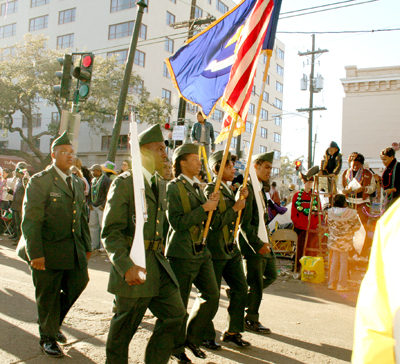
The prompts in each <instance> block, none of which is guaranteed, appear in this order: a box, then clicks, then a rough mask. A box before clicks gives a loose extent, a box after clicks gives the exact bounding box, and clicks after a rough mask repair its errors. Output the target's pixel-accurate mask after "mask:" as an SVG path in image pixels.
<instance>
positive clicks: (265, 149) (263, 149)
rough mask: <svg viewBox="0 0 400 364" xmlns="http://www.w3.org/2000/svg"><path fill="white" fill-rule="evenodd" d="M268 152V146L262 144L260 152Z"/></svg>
mask: <svg viewBox="0 0 400 364" xmlns="http://www.w3.org/2000/svg"><path fill="white" fill-rule="evenodd" d="M266 152H267V147H265V146H264V145H260V153H266Z"/></svg>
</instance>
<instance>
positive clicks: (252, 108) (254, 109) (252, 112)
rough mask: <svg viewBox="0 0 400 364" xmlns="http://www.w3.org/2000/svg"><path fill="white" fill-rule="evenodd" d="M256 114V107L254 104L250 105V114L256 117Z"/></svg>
mask: <svg viewBox="0 0 400 364" xmlns="http://www.w3.org/2000/svg"><path fill="white" fill-rule="evenodd" d="M255 113H256V106H255V105H254V104H251V103H250V105H249V114H250V115H254V114H255Z"/></svg>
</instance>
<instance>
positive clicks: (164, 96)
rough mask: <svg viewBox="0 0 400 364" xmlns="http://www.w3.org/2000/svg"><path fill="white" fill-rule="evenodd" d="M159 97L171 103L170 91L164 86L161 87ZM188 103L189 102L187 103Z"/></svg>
mask: <svg viewBox="0 0 400 364" xmlns="http://www.w3.org/2000/svg"><path fill="white" fill-rule="evenodd" d="M161 99H163V100H165V102H166V103H167V104H171V91H168V90H166V89H165V88H163V89H162V94H161ZM188 105H189V103H188Z"/></svg>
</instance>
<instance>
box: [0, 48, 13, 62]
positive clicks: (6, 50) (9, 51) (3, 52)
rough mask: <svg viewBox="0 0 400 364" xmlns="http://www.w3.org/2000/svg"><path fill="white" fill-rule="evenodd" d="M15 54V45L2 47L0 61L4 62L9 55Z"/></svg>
mask: <svg viewBox="0 0 400 364" xmlns="http://www.w3.org/2000/svg"><path fill="white" fill-rule="evenodd" d="M14 55H15V47H8V48H3V49H0V61H1V62H3V61H4V60H5V59H6V58H7V57H8V56H14Z"/></svg>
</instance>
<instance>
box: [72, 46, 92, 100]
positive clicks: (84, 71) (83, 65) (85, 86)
mask: <svg viewBox="0 0 400 364" xmlns="http://www.w3.org/2000/svg"><path fill="white" fill-rule="evenodd" d="M93 62H94V54H93V53H87V54H82V56H81V62H80V65H79V67H75V68H74V70H73V72H72V75H73V76H74V77H75V78H76V79H78V87H77V88H78V90H79V100H81V101H83V100H86V99H87V98H88V97H89V92H90V82H91V80H92V70H93Z"/></svg>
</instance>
